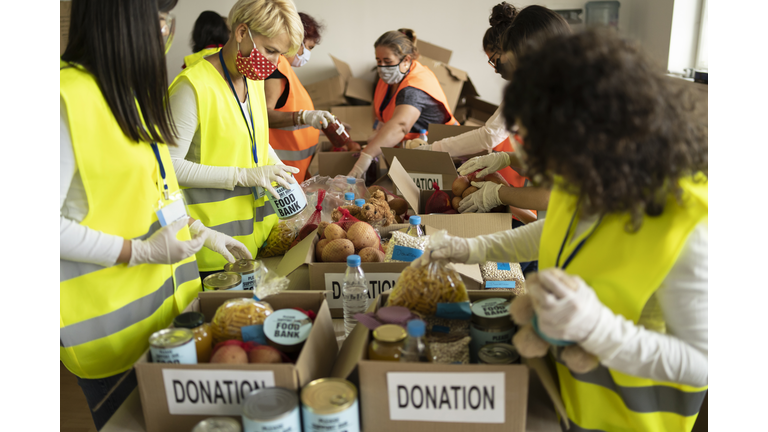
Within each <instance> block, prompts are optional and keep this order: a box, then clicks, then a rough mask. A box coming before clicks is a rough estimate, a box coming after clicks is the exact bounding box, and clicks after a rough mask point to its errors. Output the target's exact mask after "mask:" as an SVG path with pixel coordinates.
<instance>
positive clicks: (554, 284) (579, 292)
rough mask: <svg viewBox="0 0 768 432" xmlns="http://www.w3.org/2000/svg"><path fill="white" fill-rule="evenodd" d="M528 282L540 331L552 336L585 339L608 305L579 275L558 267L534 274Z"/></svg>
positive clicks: (575, 339) (574, 339)
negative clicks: (570, 273)
mask: <svg viewBox="0 0 768 432" xmlns="http://www.w3.org/2000/svg"><path fill="white" fill-rule="evenodd" d="M525 285H526V287H527V288H528V292H529V293H530V295H531V297H532V300H533V308H534V310H535V311H536V316H537V317H538V324H539V330H541V332H542V333H544V334H545V335H546V336H548V337H550V338H552V339H559V340H564V341H572V342H576V343H579V342H582V341H584V340H585V339H586V338H587V336H589V334H590V333H592V331H593V330H594V329H595V327H596V326H597V322H598V319H599V318H600V314H601V312H602V309H603V308H605V307H606V306H605V305H603V304H602V303H601V302H600V299H598V298H597V294H595V291H594V290H593V289H592V288H591V287H590V286H589V285H587V284H586V283H585V282H584V281H583V280H582V279H581V278H580V277H578V276H571V275H568V274H566V273H565V272H564V271H562V270H560V269H559V268H550V269H546V270H542V271H541V272H539V273H537V274H533V275H531V276H530V277H529V278H527V280H526V284H525Z"/></svg>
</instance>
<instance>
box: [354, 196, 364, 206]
mask: <svg viewBox="0 0 768 432" xmlns="http://www.w3.org/2000/svg"><path fill="white" fill-rule="evenodd" d="M355 205H356V206H358V207H362V206H364V205H365V200H364V199H362V198H358V199H356V200H355Z"/></svg>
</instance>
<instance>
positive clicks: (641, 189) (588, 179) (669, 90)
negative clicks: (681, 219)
mask: <svg viewBox="0 0 768 432" xmlns="http://www.w3.org/2000/svg"><path fill="white" fill-rule="evenodd" d="M687 85H688V84H687V83H685V82H683V81H682V80H677V79H674V78H670V77H667V76H665V75H663V73H662V70H661V69H660V68H658V67H657V66H656V65H655V64H654V63H653V62H651V61H650V60H649V59H648V58H647V57H646V55H645V54H644V53H643V52H641V51H640V49H639V47H638V46H637V45H636V44H634V43H630V42H628V41H625V40H621V39H619V38H618V37H617V36H616V35H614V34H613V33H610V32H607V31H605V30H590V31H587V32H584V33H580V34H575V35H572V36H557V37H554V38H551V39H548V40H546V41H543V42H541V43H540V46H539V47H536V46H532V47H531V49H526V52H525V53H524V54H523V55H522V56H521V57H520V58H519V62H518V65H517V69H516V71H515V73H514V76H513V79H512V82H511V83H510V85H508V86H507V88H506V89H505V91H504V101H505V103H504V110H503V114H504V119H505V120H506V122H507V124H508V125H510V126H512V125H515V124H516V123H517V125H518V126H520V127H521V128H522V129H521V131H522V132H523V133H524V136H523V141H524V145H523V149H524V151H525V153H526V155H527V160H526V164H527V175H529V176H530V177H531V178H533V179H534V181H535V182H536V183H538V184H540V185H543V186H550V187H551V186H552V185H553V183H554V174H557V175H561V176H563V177H564V179H565V180H566V182H565V183H566V190H567V191H568V192H570V193H574V194H576V195H578V196H579V198H580V199H581V202H582V205H583V206H584V207H583V209H584V211H585V213H587V214H593V215H594V214H598V215H604V214H608V213H628V214H629V215H630V216H631V220H630V222H629V223H628V225H627V230H628V231H636V230H637V229H639V228H640V226H641V225H642V221H643V217H644V215H648V216H657V215H660V214H661V213H662V212H663V210H664V204H665V202H666V199H667V197H668V196H669V194H674V196H676V197H677V199H678V200H680V198H681V194H682V190H681V188H680V185H679V180H680V179H681V178H683V177H690V176H692V175H694V174H696V173H698V172H702V173H703V174H704V175H705V176H706V175H707V173H708V166H707V145H708V138H707V134H708V131H707V126H706V119H705V118H702V116H698V115H697V114H698V113H697V112H696V111H697V110H696V108H697V106H696V104H695V103H694V100H693V95H692V94H691V93H690V92H689V90H688V88H687V87H686V86H687Z"/></svg>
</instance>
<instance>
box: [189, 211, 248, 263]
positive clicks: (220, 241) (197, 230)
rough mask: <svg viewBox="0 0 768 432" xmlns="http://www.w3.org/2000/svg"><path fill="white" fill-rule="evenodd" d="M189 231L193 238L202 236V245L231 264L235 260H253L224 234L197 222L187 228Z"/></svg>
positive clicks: (242, 248)
mask: <svg viewBox="0 0 768 432" xmlns="http://www.w3.org/2000/svg"><path fill="white" fill-rule="evenodd" d="M189 231H190V232H191V233H192V235H194V236H198V235H199V236H202V237H203V238H204V239H205V242H204V243H203V245H204V246H205V247H207V248H208V249H210V250H212V251H214V252H218V253H219V254H221V255H222V256H223V257H224V258H225V259H226V260H227V261H228V262H231V263H233V262H235V260H236V259H253V255H251V252H250V251H249V250H248V248H247V247H245V245H244V244H242V243H240V242H239V241H237V240H235V239H233V238H232V237H230V236H228V235H226V234H222V233H220V232H218V231H215V230H212V229H210V228H208V227H206V226H205V225H203V223H202V222H200V221H199V220H196V221H195V222H194V223H193V224H192V225H190V226H189Z"/></svg>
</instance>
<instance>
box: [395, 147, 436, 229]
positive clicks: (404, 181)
mask: <svg viewBox="0 0 768 432" xmlns="http://www.w3.org/2000/svg"><path fill="white" fill-rule="evenodd" d="M382 150H385V149H384V148H382ZM413 151H421V150H413ZM425 153H430V154H431V153H432V152H425ZM446 154H447V153H446ZM387 162H388V163H389V172H387V175H388V176H389V178H390V179H392V183H394V184H395V186H396V187H397V189H398V190H399V191H400V195H402V196H403V198H405V201H407V202H408V205H410V206H411V209H412V210H413V211H414V213H416V214H418V213H419V195H420V193H419V188H417V187H416V185H415V184H414V183H413V180H411V177H410V176H409V175H408V172H407V171H406V170H405V168H403V165H402V164H401V163H400V161H399V160H398V159H397V157H394V158H393V159H392V161H391V162H389V161H387Z"/></svg>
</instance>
